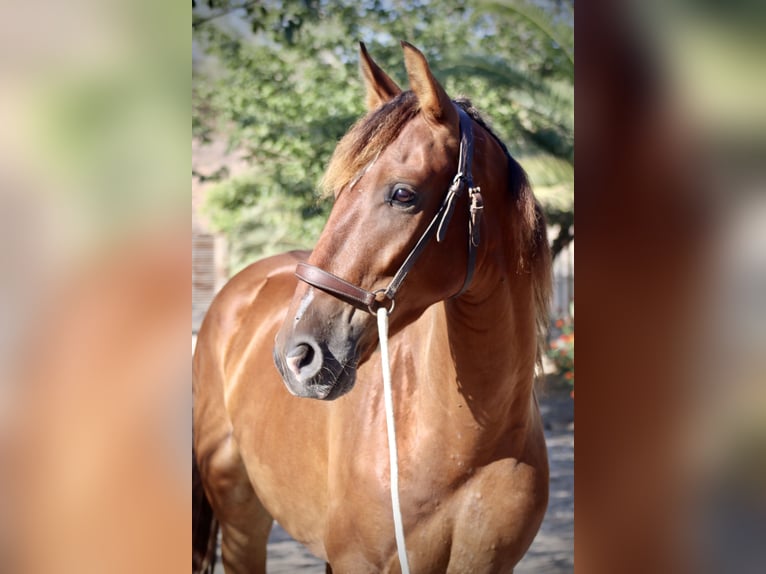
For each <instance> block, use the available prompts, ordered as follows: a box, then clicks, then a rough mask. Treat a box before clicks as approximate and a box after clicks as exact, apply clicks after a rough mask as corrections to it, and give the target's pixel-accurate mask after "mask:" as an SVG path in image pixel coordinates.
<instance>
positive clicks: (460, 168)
mask: <svg viewBox="0 0 766 574" xmlns="http://www.w3.org/2000/svg"><path fill="white" fill-rule="evenodd" d="M456 109H457V111H458V113H459V115H460V155H459V158H458V165H457V173H456V174H455V177H453V178H452V184H451V185H450V186H449V189H448V190H447V193H446V195H445V196H444V199H443V200H442V203H441V205H440V206H439V210H438V211H437V212H436V215H434V217H433V219H431V222H430V223H429V224H428V227H426V230H425V231H424V232H423V235H421V236H420V239H418V241H417V243H416V244H415V246H414V247H413V248H412V250H411V251H410V253H409V255H407V258H406V259H405V260H404V263H402V265H401V267H399V270H398V271H397V272H396V273H395V274H394V277H393V279H391V282H390V283H389V284H388V287H386V288H385V289H376V290H375V291H367V290H366V289H362V288H361V287H357V286H356V285H353V284H351V283H349V282H348V281H345V280H343V279H341V278H340V277H338V276H337V275H333V274H332V273H330V272H329V271H325V270H324V269H320V268H319V267H315V266H314V265H309V264H308V263H298V266H297V267H296V269H295V275H296V276H297V277H298V279H300V280H301V281H304V282H306V283H308V284H309V285H311V286H312V287H316V288H317V289H320V290H322V291H324V292H326V293H329V294H330V295H333V296H334V297H337V298H338V299H341V300H342V301H345V302H346V303H349V304H350V305H353V306H355V307H357V308H358V309H362V310H363V311H369V312H370V313H372V314H373V315H375V314H376V312H377V310H378V309H379V308H380V307H385V308H386V309H387V310H388V313H389V314H391V312H392V311H393V310H394V304H395V302H396V301H395V298H396V292H397V291H398V290H399V287H400V286H401V284H402V281H404V278H405V277H406V276H407V274H408V273H409V272H410V270H411V269H412V267H413V266H414V265H415V262H416V261H417V259H418V257H420V254H421V253H422V252H423V249H425V247H426V245H427V244H428V242H429V241H430V239H431V238H432V237H433V236H434V234H435V235H436V241H437V242H439V243H441V242H442V241H444V238H445V236H446V234H447V226H448V225H449V222H450V220H451V219H452V213H453V212H454V210H455V203H456V201H457V198H459V197H460V196H461V195H463V191H464V190H465V189H466V188H467V189H468V193H469V196H470V201H469V204H468V215H469V217H468V269H467V270H466V275H465V281H464V282H463V286H462V287H461V289H460V291H458V293H456V294H455V295H454V296H453V297H457V296H459V295H462V294H463V292H465V290H466V289H467V288H468V285H470V283H471V279H472V278H473V272H474V268H475V266H476V250H477V248H478V246H479V240H480V236H479V224H480V221H481V213H482V210H483V209H484V200H483V198H482V196H481V190H480V188H479V187H474V185H473V176H472V175H471V162H472V160H473V126H472V122H471V118H470V117H469V116H468V114H467V113H466V112H465V111H463V110H462V109H461V108H459V107H457V106H456ZM386 300H388V305H387V304H386Z"/></svg>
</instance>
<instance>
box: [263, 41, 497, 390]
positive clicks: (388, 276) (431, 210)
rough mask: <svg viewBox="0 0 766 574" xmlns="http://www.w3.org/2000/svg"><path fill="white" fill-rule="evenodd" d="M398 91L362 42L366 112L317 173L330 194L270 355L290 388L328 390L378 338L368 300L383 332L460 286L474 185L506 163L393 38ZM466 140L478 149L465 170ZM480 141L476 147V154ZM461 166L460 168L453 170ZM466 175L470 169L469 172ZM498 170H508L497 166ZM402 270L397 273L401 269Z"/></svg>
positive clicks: (468, 262)
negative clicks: (399, 62) (386, 323)
mask: <svg viewBox="0 0 766 574" xmlns="http://www.w3.org/2000/svg"><path fill="white" fill-rule="evenodd" d="M402 47H403V50H404V61H405V66H406V69H407V75H408V79H409V84H410V88H411V89H410V90H408V91H405V92H403V91H402V90H401V89H400V88H399V87H398V86H397V85H396V83H395V82H394V81H393V80H391V78H390V77H389V76H388V75H387V74H386V73H385V72H384V71H383V70H382V69H380V67H378V65H377V64H375V62H374V61H373V60H372V59H371V58H370V57H369V55H368V54H367V52H366V50H365V48H364V45H362V46H361V70H362V76H363V78H364V82H365V85H366V91H367V98H366V102H367V107H368V113H367V115H366V116H364V117H363V118H362V119H360V120H359V121H358V122H357V123H356V124H355V125H354V126H353V127H352V128H351V129H350V130H349V132H348V133H347V134H346V136H344V138H343V139H342V140H341V141H340V143H339V144H338V146H337V148H336V150H335V152H334V154H333V157H332V159H331V161H330V164H329V166H328V168H327V171H326V173H325V177H324V180H323V184H324V187H325V188H326V189H327V190H328V191H331V192H332V193H333V194H334V196H335V202H334V206H333V209H332V212H331V214H330V217H329V219H328V221H327V224H326V226H325V228H324V230H323V232H322V234H321V236H320V238H319V240H318V242H317V245H316V247H315V249H314V251H313V252H312V253H311V255H310V257H309V259H308V261H307V262H306V264H302V265H299V266H298V269H297V272H296V274H297V275H298V277H299V278H300V279H302V281H301V282H299V284H298V287H297V288H296V291H295V294H294V297H293V299H292V302H291V304H290V307H289V310H288V313H287V318H286V320H285V322H284V324H283V325H282V327H281V329H280V331H279V333H278V334H277V337H276V341H275V347H274V360H275V363H276V366H277V368H278V369H279V372H280V374H281V375H282V378H283V380H284V382H285V384H286V385H287V388H288V389H289V391H290V392H291V393H293V394H294V395H297V396H302V397H311V398H318V399H335V398H337V397H339V396H341V395H343V394H344V393H346V392H348V391H349V390H351V388H352V387H353V385H354V381H355V378H356V369H357V366H358V365H359V364H360V362H363V361H365V360H366V359H367V358H369V356H370V355H371V354H372V352H373V351H374V350H375V347H376V345H377V331H376V322H375V317H374V316H373V315H374V312H375V310H376V309H377V308H378V307H379V306H381V305H382V306H384V307H386V309H388V310H389V311H390V317H389V320H390V330H391V333H392V334H395V333H396V332H397V331H399V330H401V329H402V328H404V327H405V326H407V325H408V324H410V323H411V322H412V321H414V320H415V319H417V318H418V317H419V316H420V315H421V314H422V313H423V312H424V311H425V310H426V309H427V308H428V307H429V306H431V305H433V304H434V303H436V302H438V301H442V300H445V299H448V298H450V297H453V296H455V295H457V294H460V293H462V292H463V291H465V289H466V288H467V287H468V284H469V283H470V278H471V275H472V273H473V267H474V264H475V263H476V260H477V252H478V260H479V261H480V260H481V258H482V256H483V255H482V252H486V241H485V242H484V243H483V244H482V245H481V247H482V250H479V249H478V247H477V246H478V243H479V237H481V235H480V234H479V230H480V228H481V227H486V225H487V223H486V221H484V222H482V221H480V220H479V217H478V216H480V215H481V208H482V205H481V201H482V196H481V193H480V192H479V185H481V186H487V187H491V186H493V185H494V186H496V187H501V188H503V189H505V183H504V181H505V180H502V177H501V178H500V179H501V180H502V181H503V183H501V184H495V183H493V182H492V181H490V180H488V179H487V176H486V175H485V174H486V173H488V172H493V171H494V172H495V173H496V174H501V175H502V174H505V173H506V171H505V170H506V159H505V150H504V149H502V148H501V147H500V146H499V144H498V143H497V142H496V141H495V140H494V138H489V137H486V133H487V132H485V131H483V130H482V131H481V133H478V132H479V131H480V128H478V127H476V129H475V131H476V134H475V135H473V131H472V130H474V128H473V120H471V119H470V118H469V117H468V115H467V114H466V112H465V111H464V110H463V109H462V108H461V107H460V106H458V105H456V104H455V103H454V102H453V101H452V100H450V98H449V96H448V95H447V94H446V92H445V90H444V89H443V88H442V86H441V85H440V84H439V83H438V82H437V80H436V79H435V78H434V76H433V74H432V72H431V70H430V68H429V66H428V63H427V61H426V59H425V57H424V56H423V54H422V53H421V52H419V51H418V50H417V49H416V48H415V47H413V46H411V45H410V44H407V43H406V42H402ZM474 140H475V141H476V148H477V153H476V156H477V157H476V160H475V161H473V166H474V173H473V177H472V174H471V161H472V159H473V155H474V153H473V147H474ZM479 150H481V156H482V157H481V158H479ZM465 171H467V172H468V173H462V172H465ZM474 179H475V181H473V180H474ZM506 179H507V178H506ZM405 276H406V279H405Z"/></svg>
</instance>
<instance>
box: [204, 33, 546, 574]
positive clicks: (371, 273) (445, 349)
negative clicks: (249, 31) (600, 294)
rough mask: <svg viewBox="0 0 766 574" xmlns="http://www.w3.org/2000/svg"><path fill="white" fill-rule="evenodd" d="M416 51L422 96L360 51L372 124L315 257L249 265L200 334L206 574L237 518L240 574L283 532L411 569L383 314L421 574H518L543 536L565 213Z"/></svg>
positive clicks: (229, 553) (343, 154)
mask: <svg viewBox="0 0 766 574" xmlns="http://www.w3.org/2000/svg"><path fill="white" fill-rule="evenodd" d="M402 49H403V56H404V63H405V67H406V70H407V76H408V79H409V85H410V89H409V90H406V91H402V89H401V88H400V87H399V86H398V85H397V84H396V83H395V82H394V81H393V80H392V79H391V78H390V77H389V76H388V75H387V74H386V73H385V72H384V71H383V70H382V69H381V68H380V67H379V66H378V65H377V64H376V63H375V62H374V61H373V60H372V58H371V57H370V55H369V54H368V52H367V50H366V48H365V46H364V45H363V44H360V68H361V72H362V77H363V81H364V84H365V87H366V105H367V109H368V112H367V113H366V115H364V116H363V117H362V118H361V119H359V120H358V121H357V123H355V124H354V125H353V126H352V127H351V128H350V130H349V131H348V132H347V134H346V135H345V136H344V137H343V138H342V139H341V141H340V142H339V143H338V145H337V147H336V149H335V151H334V153H333V155H332V158H331V160H330V162H329V164H328V167H327V170H326V172H325V174H324V177H323V180H322V186H323V188H324V190H325V191H326V192H328V193H332V194H333V195H334V204H333V208H332V210H331V212H330V215H329V218H328V221H327V223H326V225H325V227H324V230H323V231H322V233H321V235H320V237H319V239H318V241H317V244H316V246H315V248H314V249H313V251H311V252H300V251H294V252H289V253H285V254H281V255H277V256H273V257H270V258H267V259H263V260H260V261H257V262H255V263H253V264H252V265H250V266H249V267H247V268H245V269H244V270H243V271H241V272H240V273H239V274H237V275H236V276H235V277H234V278H233V279H231V280H230V281H229V283H228V284H227V285H226V286H225V287H224V288H223V289H222V290H221V292H220V294H219V295H218V296H217V297H216V299H215V300H214V302H213V303H212V305H211V307H210V309H209V311H208V313H207V315H206V318H205V320H204V322H203V324H202V326H201V328H200V331H199V334H198V340H197V345H196V351H195V354H194V359H193V389H194V407H193V419H194V453H195V460H194V462H195V466H194V469H193V470H194V473H195V476H196V477H197V478H198V479H199V481H200V484H201V485H202V487H203V488H199V489H197V493H198V499H197V500H195V502H194V504H195V515H198V516H200V517H202V519H200V520H198V521H197V523H196V524H195V525H194V530H195V541H194V546H195V552H196V560H197V564H198V569H199V570H204V569H205V568H208V569H209V568H210V564H211V562H212V560H214V557H215V556H214V551H215V543H214V542H211V541H212V540H213V537H214V536H215V533H216V524H218V525H220V529H221V533H222V542H221V553H222V559H223V565H224V568H225V570H226V572H228V573H244V572H264V571H265V567H266V564H265V563H266V542H267V538H268V536H269V531H270V529H271V526H272V523H273V521H274V520H276V521H278V522H279V524H280V525H282V526H283V527H284V529H285V530H286V531H287V532H288V533H289V534H290V535H291V536H292V537H293V538H295V539H296V540H297V541H299V542H301V543H302V544H304V545H305V546H306V547H308V549H309V550H310V551H311V552H313V553H314V554H316V555H317V556H318V557H320V558H321V559H323V560H324V561H325V562H326V564H327V571H328V572H338V573H352V574H358V573H366V572H399V571H401V565H400V562H399V560H398V555H397V546H396V540H395V536H394V526H393V518H392V501H391V499H390V495H391V484H390V480H391V479H390V477H389V474H388V473H389V459H388V454H387V453H388V450H387V443H386V423H385V417H384V412H383V401H384V396H383V391H382V389H381V384H380V380H381V376H382V368H383V367H382V366H381V365H380V364H379V362H380V358H379V348H378V338H377V331H376V321H375V316H374V313H377V312H378V310H379V309H381V308H383V309H385V310H386V313H387V314H388V319H389V328H390V338H389V349H390V368H391V373H392V378H393V399H394V404H395V406H394V419H395V422H396V434H397V438H396V440H397V442H396V444H397V445H398V463H399V475H398V476H399V484H400V500H401V518H402V524H403V530H404V536H405V541H406V552H407V556H408V560H409V565H410V568H411V571H412V572H417V573H419V574H420V573H436V572H439V573H441V572H461V573H462V572H481V573H489V572H512V571H513V568H514V566H515V564H516V563H517V562H518V561H519V560H520V559H521V557H522V556H523V555H524V553H525V552H526V550H527V548H528V547H529V545H530V544H531V542H532V540H533V539H534V537H535V535H536V533H537V531H538V529H539V527H540V523H541V521H542V519H543V515H544V513H545V510H546V507H547V500H548V478H549V477H548V462H547V453H546V446H545V440H544V436H543V427H542V422H541V417H540V412H539V408H538V404H537V399H536V397H535V390H534V381H535V376H536V368H537V365H538V364H539V361H540V356H541V355H540V353H541V344H542V337H543V334H544V329H545V323H546V319H547V305H548V297H549V292H550V254H549V248H548V242H547V238H546V228H545V220H544V216H543V213H542V210H541V208H540V206H539V204H538V202H537V201H536V199H535V197H534V195H533V194H532V191H531V188H530V185H529V183H528V181H527V177H526V175H525V173H524V171H523V169H522V168H521V166H520V165H519V164H518V162H516V161H515V160H514V159H513V158H512V157H511V156H510V154H509V153H508V151H507V148H506V146H505V145H504V144H503V143H502V142H501V141H500V140H499V139H498V137H497V136H496V135H495V134H494V133H493V132H492V130H491V129H490V128H489V126H488V124H487V123H486V121H485V120H484V119H482V116H481V115H480V114H479V113H478V112H477V111H476V110H475V109H474V108H473V106H472V105H471V104H470V102H469V101H468V100H466V99H457V100H454V101H453V100H451V99H450V98H449V96H448V95H447V94H446V92H445V90H444V88H443V87H442V86H441V85H440V84H439V82H438V81H437V80H436V79H435V77H434V75H433V73H432V71H431V69H430V68H429V65H428V62H427V61H426V58H425V57H424V56H423V54H422V53H421V52H420V51H419V50H418V49H417V48H415V47H414V46H412V45H411V44H409V43H406V42H402ZM211 509H212V512H210V510H211ZM211 558H212V560H211Z"/></svg>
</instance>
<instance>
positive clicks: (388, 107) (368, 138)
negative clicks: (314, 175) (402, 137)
mask: <svg viewBox="0 0 766 574" xmlns="http://www.w3.org/2000/svg"><path fill="white" fill-rule="evenodd" d="M419 110H420V107H419V105H418V100H417V98H416V97H415V94H413V93H412V91H406V92H402V93H401V94H399V95H398V96H397V97H395V98H394V99H392V100H391V101H389V102H387V103H385V104H384V105H382V106H381V107H379V108H377V109H375V110H373V111H371V112H370V113H368V114H367V115H365V116H363V117H362V118H361V119H359V120H358V121H357V122H356V123H355V124H354V125H353V126H351V129H349V130H348V132H347V133H346V135H345V136H343V138H342V139H341V140H340V142H338V145H337V147H336V148H335V151H334V152H333V154H332V157H331V158H330V163H329V164H328V166H327V170H326V171H325V174H324V177H323V178H322V183H321V188H322V192H323V194H325V195H333V194H337V193H338V192H340V190H342V189H343V188H344V187H346V186H347V185H348V184H349V183H351V182H352V181H354V180H355V179H357V178H358V177H359V175H360V174H361V173H362V171H363V170H364V169H365V168H366V167H367V166H368V165H369V164H370V162H372V161H373V160H374V159H375V158H376V157H377V156H378V154H380V152H381V151H382V150H383V149H385V148H386V147H387V146H388V145H390V144H391V143H392V142H393V141H394V140H395V139H396V138H397V137H398V136H399V134H400V133H401V131H402V128H403V127H404V126H405V124H407V122H409V121H410V120H411V119H412V118H413V117H415V115H417V113H418V111H419Z"/></svg>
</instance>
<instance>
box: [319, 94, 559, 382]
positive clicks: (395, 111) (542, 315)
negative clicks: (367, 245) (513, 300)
mask: <svg viewBox="0 0 766 574" xmlns="http://www.w3.org/2000/svg"><path fill="white" fill-rule="evenodd" d="M454 102H455V104H456V105H458V106H460V108H461V109H463V110H464V111H465V112H466V113H467V114H468V115H469V116H470V117H471V119H473V120H474V121H475V122H476V123H478V124H479V125H480V126H481V127H482V128H484V130H486V132H487V133H488V134H490V135H491V136H492V138H494V140H495V141H496V142H497V144H498V145H499V146H500V147H501V149H502V150H503V153H505V157H506V159H507V162H508V191H509V193H510V194H511V196H512V197H513V199H514V208H515V210H516V212H517V216H518V217H517V218H516V219H515V220H514V225H513V234H514V237H513V239H514V243H515V245H516V246H518V259H517V261H516V272H517V273H528V274H530V275H531V278H532V285H533V290H534V305H535V318H536V324H537V339H538V350H537V363H538V367H540V371H541V372H542V368H541V367H542V355H543V352H544V344H545V336H546V333H547V330H548V305H549V300H550V295H551V255H550V248H549V246H548V237H547V231H546V223H545V215H544V213H543V210H542V208H541V206H540V204H539V203H538V201H537V199H536V198H535V196H534V194H533V193H532V188H531V186H530V184H529V179H528V178H527V174H526V172H525V171H524V169H523V168H522V167H521V165H519V163H518V162H517V161H516V160H515V159H513V157H512V156H511V154H510V153H509V152H508V148H507V147H506V145H505V144H504V143H503V142H502V140H501V139H500V138H499V137H498V136H497V134H495V132H494V131H493V130H492V128H491V127H490V126H489V125H488V123H487V121H486V120H485V119H484V118H483V117H482V115H481V114H480V113H479V111H478V110H477V109H476V108H474V107H473V105H472V104H471V102H470V100H468V99H467V98H457V99H455V100H454ZM419 111H420V107H419V104H418V100H417V98H416V97H415V94H414V93H413V92H412V91H411V90H408V91H405V92H402V93H400V94H399V95H397V96H396V97H395V98H393V99H392V100H390V101H388V102H387V103H385V104H384V105H382V106H380V107H378V108H377V109H375V110H373V111H371V112H369V113H368V114H366V115H365V116H363V117H362V118H360V119H359V120H358V121H357V122H356V123H355V124H354V125H353V126H352V127H351V129H349V131H348V132H347V133H346V135H345V136H343V138H342V139H341V140H340V142H339V143H338V145H337V147H336V148H335V152H334V153H333V155H332V158H331V159H330V163H329V164H328V166H327V170H326V171H325V175H324V177H323V179H322V183H321V188H322V191H323V193H324V194H325V195H329V194H333V193H334V194H337V193H338V192H340V190H342V189H343V188H345V187H346V186H347V185H348V184H349V183H353V182H354V181H355V180H356V179H358V178H359V177H360V175H361V174H362V173H363V172H364V170H365V169H366V168H367V167H368V166H369V165H370V163H371V162H373V161H374V160H375V158H376V157H377V156H378V154H379V153H380V152H381V151H382V150H383V149H385V148H386V147H387V146H388V145H390V144H391V143H392V142H393V141H394V140H395V139H396V138H397V137H398V135H399V133H400V132H401V130H402V128H403V127H404V125H405V124H406V123H407V122H409V121H410V120H411V119H412V118H414V117H415V116H416V115H417V114H418V112H419Z"/></svg>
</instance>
